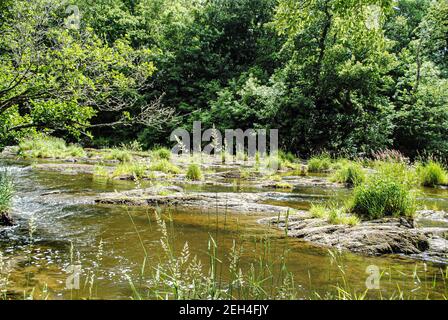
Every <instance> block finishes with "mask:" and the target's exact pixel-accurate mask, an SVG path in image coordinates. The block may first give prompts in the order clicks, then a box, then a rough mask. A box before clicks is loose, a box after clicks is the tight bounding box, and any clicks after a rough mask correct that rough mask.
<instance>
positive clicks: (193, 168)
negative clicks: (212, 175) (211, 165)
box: [187, 163, 204, 181]
mask: <svg viewBox="0 0 448 320" xmlns="http://www.w3.org/2000/svg"><path fill="white" fill-rule="evenodd" d="M203 178H204V177H203V175H202V170H201V167H200V166H199V165H197V164H195V163H192V164H190V165H189V166H188V170H187V179H188V180H191V181H201V180H202V179H203Z"/></svg>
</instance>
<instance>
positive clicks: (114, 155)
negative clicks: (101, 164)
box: [104, 148, 133, 163]
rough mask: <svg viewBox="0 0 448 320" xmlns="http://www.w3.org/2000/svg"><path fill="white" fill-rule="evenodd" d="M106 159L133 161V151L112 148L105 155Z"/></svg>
mask: <svg viewBox="0 0 448 320" xmlns="http://www.w3.org/2000/svg"><path fill="white" fill-rule="evenodd" d="M104 159H106V160H119V161H120V162H123V163H125V162H131V161H132V159H133V158H132V153H131V152H130V151H129V150H125V149H117V148H114V149H110V150H109V152H108V153H107V154H106V156H105V157H104Z"/></svg>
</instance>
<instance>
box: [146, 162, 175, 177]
mask: <svg viewBox="0 0 448 320" xmlns="http://www.w3.org/2000/svg"><path fill="white" fill-rule="evenodd" d="M150 169H151V170H152V171H160V172H163V173H171V174H179V173H181V169H180V168H179V167H178V166H176V165H174V164H172V163H171V162H170V161H168V160H166V159H162V160H159V161H157V162H155V163H152V164H151V165H150Z"/></svg>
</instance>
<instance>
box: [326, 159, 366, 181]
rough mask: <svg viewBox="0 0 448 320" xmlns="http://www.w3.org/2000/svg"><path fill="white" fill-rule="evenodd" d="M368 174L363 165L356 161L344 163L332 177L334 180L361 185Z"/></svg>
mask: <svg viewBox="0 0 448 320" xmlns="http://www.w3.org/2000/svg"><path fill="white" fill-rule="evenodd" d="M365 179H366V175H365V173H364V169H363V168H362V166H361V165H360V164H358V163H356V162H347V163H345V164H342V165H341V167H340V169H338V170H337V171H336V172H335V174H334V175H333V177H332V179H331V180H332V181H334V182H339V183H346V184H348V185H352V186H355V185H359V184H361V183H362V182H364V181H365Z"/></svg>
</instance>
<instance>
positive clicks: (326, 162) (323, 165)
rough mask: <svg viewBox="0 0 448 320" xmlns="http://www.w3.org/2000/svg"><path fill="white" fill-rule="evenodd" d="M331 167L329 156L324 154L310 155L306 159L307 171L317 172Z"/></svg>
mask: <svg viewBox="0 0 448 320" xmlns="http://www.w3.org/2000/svg"><path fill="white" fill-rule="evenodd" d="M330 167H331V158H330V156H328V155H326V154H321V155H318V156H314V157H312V158H311V159H310V160H309V161H308V172H313V173H318V172H324V171H327V170H329V169H330Z"/></svg>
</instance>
